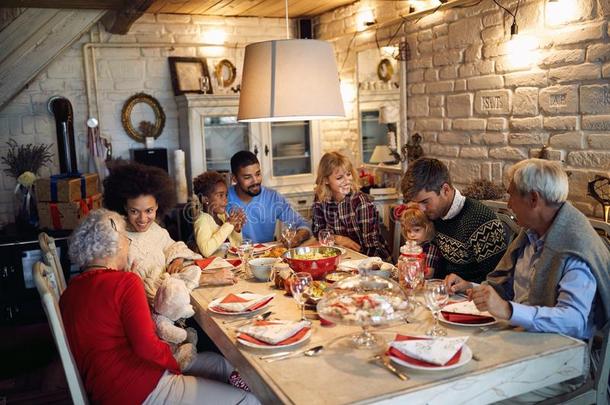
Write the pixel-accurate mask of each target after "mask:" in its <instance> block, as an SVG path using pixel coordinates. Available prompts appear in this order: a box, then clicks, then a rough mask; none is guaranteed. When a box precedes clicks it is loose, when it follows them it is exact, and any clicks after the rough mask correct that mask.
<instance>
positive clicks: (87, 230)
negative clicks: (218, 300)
mask: <svg viewBox="0 0 610 405" xmlns="http://www.w3.org/2000/svg"><path fill="white" fill-rule="evenodd" d="M130 243H131V240H130V239H129V237H128V236H127V233H126V231H125V220H124V219H123V217H122V216H120V215H119V214H117V213H115V212H113V211H108V210H105V209H99V210H96V211H92V212H91V213H90V214H89V215H88V216H87V217H86V218H85V219H84V220H83V222H82V223H81V224H80V225H79V227H78V228H77V229H76V230H75V231H74V233H73V234H72V236H71V239H70V247H69V253H70V258H71V260H72V263H74V264H76V265H78V266H79V267H80V268H81V269H82V271H83V272H82V274H80V275H78V276H76V277H74V278H73V279H72V280H71V281H70V283H69V285H68V288H67V289H66V290H65V292H64V293H63V294H62V296H61V299H60V308H61V313H62V317H63V321H64V326H65V329H66V334H67V337H68V341H69V344H70V349H71V350H72V354H73V355H74V359H75V360H76V364H77V367H78V370H79V372H80V374H81V377H82V378H83V381H84V384H85V389H86V391H87V395H88V396H89V399H90V400H91V401H92V402H94V403H108V404H110V403H119V404H123V403H125V404H128V403H129V404H130V403H134V404H135V403H144V404H153V403H155V404H164V403H185V404H192V403H198V404H206V403H209V404H223V403H226V404H238V403H239V404H257V403H258V400H257V399H256V398H255V397H254V396H252V394H250V393H248V392H245V391H243V390H240V389H238V388H235V387H232V386H230V385H228V384H226V382H228V379H229V377H230V375H231V373H232V372H233V368H232V367H231V366H230V364H229V363H228V362H227V361H226V360H225V359H224V358H223V357H222V356H220V355H218V354H215V353H199V354H198V357H197V358H196V360H195V361H194V363H193V364H192V365H191V366H190V368H189V369H187V370H185V371H184V375H182V374H181V373H180V369H179V367H178V364H177V363H176V360H175V359H174V357H173V356H172V352H171V350H170V348H169V345H168V344H167V343H165V342H163V341H161V340H160V339H159V338H158V337H157V335H156V334H155V326H154V323H153V321H152V318H151V314H150V309H149V307H148V303H147V301H146V295H145V292H144V287H143V285H142V280H141V279H140V278H139V277H138V276H137V275H136V274H134V273H131V272H128V271H124V270H125V266H126V265H127V256H128V254H129V245H130ZM187 374H188V375H187ZM195 375H196V376H197V377H195ZM205 378H211V380H208V379H205ZM221 381H222V382H221ZM223 382H224V383H223Z"/></svg>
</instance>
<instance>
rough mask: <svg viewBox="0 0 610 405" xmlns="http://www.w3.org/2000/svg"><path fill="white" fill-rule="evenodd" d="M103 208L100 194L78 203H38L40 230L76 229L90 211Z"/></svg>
mask: <svg viewBox="0 0 610 405" xmlns="http://www.w3.org/2000/svg"><path fill="white" fill-rule="evenodd" d="M101 206H102V194H100V193H98V194H96V195H93V196H91V197H87V198H85V199H82V200H78V201H71V202H49V201H39V202H38V217H39V219H40V225H39V226H40V228H46V229H56V230H58V229H74V228H76V227H77V226H78V224H79V223H80V221H81V220H82V219H83V218H84V217H86V216H87V214H89V211H91V210H94V209H97V208H100V207H101Z"/></svg>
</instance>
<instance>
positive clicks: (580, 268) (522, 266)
mask: <svg viewBox="0 0 610 405" xmlns="http://www.w3.org/2000/svg"><path fill="white" fill-rule="evenodd" d="M527 237H528V242H526V245H525V247H524V248H523V250H522V252H521V253H520V256H519V258H518V259H517V263H516V264H515V275H514V279H513V293H514V297H515V301H511V305H512V308H513V314H512V317H511V318H510V322H511V323H512V324H513V325H517V326H521V327H523V328H525V329H526V330H528V331H532V332H554V333H562V334H565V335H568V336H572V337H575V338H577V339H583V340H584V339H589V338H590V337H591V335H592V332H593V325H594V322H593V311H592V306H593V299H594V298H595V292H596V290H597V282H596V281H595V277H594V276H593V274H592V273H591V269H590V268H589V265H588V264H587V263H586V262H584V261H583V260H581V259H579V258H577V257H574V256H572V257H568V258H567V259H566V261H565V262H564V267H563V269H562V273H561V278H560V279H559V285H558V290H559V291H558V292H559V295H558V297H557V304H556V305H555V306H554V307H545V306H531V305H528V303H527V300H528V297H527V291H529V282H530V280H531V278H530V276H531V272H532V267H533V264H534V263H535V262H536V261H537V260H538V259H539V258H540V255H541V254H542V250H543V249H544V239H543V238H537V236H536V234H535V233H534V232H532V231H530V230H528V231H527ZM517 301H520V302H517Z"/></svg>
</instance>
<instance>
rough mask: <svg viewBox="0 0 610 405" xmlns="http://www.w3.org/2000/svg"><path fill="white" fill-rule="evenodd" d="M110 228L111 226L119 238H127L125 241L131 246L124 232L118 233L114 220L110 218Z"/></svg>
mask: <svg viewBox="0 0 610 405" xmlns="http://www.w3.org/2000/svg"><path fill="white" fill-rule="evenodd" d="M110 226H112V229H114V230H115V231H117V233H118V234H119V235H121V236H124V237H125V238H127V240H128V241H129V244H130V245H131V242H132V241H131V238H130V237H129V236H127V235H125V232H119V230H118V228H117V227H116V223H115V222H114V219H112V218H110Z"/></svg>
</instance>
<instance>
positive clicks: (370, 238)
mask: <svg viewBox="0 0 610 405" xmlns="http://www.w3.org/2000/svg"><path fill="white" fill-rule="evenodd" d="M312 225H313V226H312V231H313V234H314V236H316V237H317V236H318V233H319V232H320V230H322V229H329V230H331V231H332V232H333V233H334V234H335V242H336V243H337V245H339V246H343V247H346V248H349V249H352V250H355V251H357V252H362V253H364V254H365V255H367V256H378V257H380V258H381V259H383V260H390V253H389V249H388V244H387V242H386V241H385V239H384V238H383V236H382V235H381V232H380V230H379V214H378V213H377V209H376V208H375V205H373V202H372V201H371V199H370V198H369V197H368V196H367V195H366V194H364V193H362V192H361V191H359V185H358V177H357V175H356V171H355V170H354V166H353V165H352V162H350V161H349V159H348V158H347V156H345V155H342V154H341V153H339V152H328V153H325V154H324V156H322V159H320V163H319V165H318V176H317V178H316V187H315V201H314V203H313V220H312Z"/></svg>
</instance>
